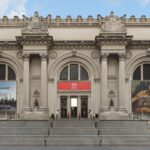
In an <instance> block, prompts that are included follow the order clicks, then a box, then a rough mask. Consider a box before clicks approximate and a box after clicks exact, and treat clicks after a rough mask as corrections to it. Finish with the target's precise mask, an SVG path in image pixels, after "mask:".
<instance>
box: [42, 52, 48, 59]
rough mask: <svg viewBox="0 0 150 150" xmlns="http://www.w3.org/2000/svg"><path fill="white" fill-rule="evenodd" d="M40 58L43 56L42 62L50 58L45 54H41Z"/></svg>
mask: <svg viewBox="0 0 150 150" xmlns="http://www.w3.org/2000/svg"><path fill="white" fill-rule="evenodd" d="M40 56H41V60H46V59H47V58H48V55H47V54H45V53H41V54H40Z"/></svg>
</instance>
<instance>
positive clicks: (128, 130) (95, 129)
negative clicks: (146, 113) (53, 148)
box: [0, 119, 150, 146]
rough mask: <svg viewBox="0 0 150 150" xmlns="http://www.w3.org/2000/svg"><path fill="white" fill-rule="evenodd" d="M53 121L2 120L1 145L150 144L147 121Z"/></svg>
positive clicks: (149, 130)
mask: <svg viewBox="0 0 150 150" xmlns="http://www.w3.org/2000/svg"><path fill="white" fill-rule="evenodd" d="M52 122H53V121H52V120H49V121H21V120H20V121H19V120H18V121H6V122H0V145H43V146H44V145H70V146H72V145H74V146H75V145H83V146H85V145H100V144H101V145H118V146H119V145H128V146H129V145H149V146H150V124H148V123H147V122H146V121H138V120H137V121H102V120H101V121H97V123H95V121H90V120H88V119H81V120H80V121H79V120H77V119H69V120H68V119H66V120H65V119H61V120H58V121H54V122H53V123H52ZM98 134H99V136H98ZM100 142H101V143H100Z"/></svg>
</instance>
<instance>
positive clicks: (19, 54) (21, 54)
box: [16, 50, 23, 59]
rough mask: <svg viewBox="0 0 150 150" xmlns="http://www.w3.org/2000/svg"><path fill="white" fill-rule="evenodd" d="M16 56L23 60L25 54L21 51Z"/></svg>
mask: <svg viewBox="0 0 150 150" xmlns="http://www.w3.org/2000/svg"><path fill="white" fill-rule="evenodd" d="M16 55H17V58H18V59H22V56H23V53H22V51H20V50H19V51H18V52H17V54H16Z"/></svg>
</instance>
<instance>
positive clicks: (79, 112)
mask: <svg viewBox="0 0 150 150" xmlns="http://www.w3.org/2000/svg"><path fill="white" fill-rule="evenodd" d="M77 106H78V108H77V116H78V117H79V114H80V117H81V96H78V104H77Z"/></svg>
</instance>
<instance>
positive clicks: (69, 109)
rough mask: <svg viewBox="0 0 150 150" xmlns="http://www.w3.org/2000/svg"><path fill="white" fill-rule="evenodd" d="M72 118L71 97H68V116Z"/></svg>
mask: <svg viewBox="0 0 150 150" xmlns="http://www.w3.org/2000/svg"><path fill="white" fill-rule="evenodd" d="M68 114H69V117H71V97H70V96H68V97H67V116H68Z"/></svg>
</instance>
